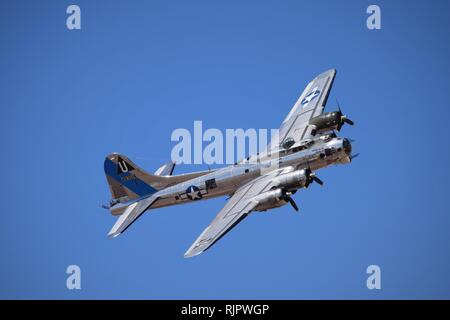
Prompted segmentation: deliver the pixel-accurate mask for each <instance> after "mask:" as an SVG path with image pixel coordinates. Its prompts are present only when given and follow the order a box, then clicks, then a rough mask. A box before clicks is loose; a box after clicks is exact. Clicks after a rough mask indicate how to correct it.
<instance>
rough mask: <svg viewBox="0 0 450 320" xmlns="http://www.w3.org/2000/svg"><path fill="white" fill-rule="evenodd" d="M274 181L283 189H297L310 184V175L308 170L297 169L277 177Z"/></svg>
mask: <svg viewBox="0 0 450 320" xmlns="http://www.w3.org/2000/svg"><path fill="white" fill-rule="evenodd" d="M274 182H275V184H276V186H278V187H280V188H282V189H283V190H293V189H295V190H296V189H298V188H302V187H305V186H306V185H307V184H308V175H307V172H306V170H296V171H293V172H289V173H286V174H283V175H281V176H279V177H277V178H275V181H274Z"/></svg>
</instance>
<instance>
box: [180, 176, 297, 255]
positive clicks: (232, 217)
mask: <svg viewBox="0 0 450 320" xmlns="http://www.w3.org/2000/svg"><path fill="white" fill-rule="evenodd" d="M286 170H288V169H279V170H275V171H272V172H270V173H268V174H266V175H263V176H260V177H258V178H256V179H254V180H252V181H250V182H248V183H246V184H244V185H243V186H241V187H239V188H238V189H237V190H236V192H235V193H234V194H233V196H232V197H231V198H230V199H229V200H228V202H227V203H226V204H225V206H224V207H223V208H222V210H220V212H219V213H218V214H217V216H216V217H215V218H214V220H213V221H212V222H211V224H210V225H209V226H208V227H207V228H206V229H205V230H204V231H203V232H202V233H201V234H200V236H199V237H198V238H197V240H195V242H194V243H193V244H192V245H191V247H190V248H189V249H188V250H187V251H186V253H185V254H184V257H185V258H190V257H193V256H196V255H198V254H200V253H202V252H203V251H205V250H207V249H208V248H209V247H211V246H212V245H213V244H214V243H216V242H217V241H218V240H219V239H220V238H222V237H223V236H224V235H225V234H226V233H227V232H229V231H230V230H231V229H232V228H233V227H235V226H236V225H237V224H238V223H239V222H241V221H242V220H243V219H244V218H245V217H246V216H247V215H248V214H249V213H250V212H251V211H252V210H253V209H254V208H255V207H256V206H257V205H258V203H257V202H256V201H254V200H253V198H254V197H255V196H257V195H259V194H261V193H263V192H265V191H269V190H270V189H271V188H272V187H273V186H274V183H273V180H274V178H275V177H276V176H278V175H280V174H282V173H285V172H286Z"/></svg>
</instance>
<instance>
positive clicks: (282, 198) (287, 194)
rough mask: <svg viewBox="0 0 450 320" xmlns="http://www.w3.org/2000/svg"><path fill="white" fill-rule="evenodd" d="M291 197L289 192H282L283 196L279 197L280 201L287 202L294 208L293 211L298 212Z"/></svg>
mask: <svg viewBox="0 0 450 320" xmlns="http://www.w3.org/2000/svg"><path fill="white" fill-rule="evenodd" d="M291 195H292V193H291V192H289V191H285V190H283V195H282V196H281V197H280V199H281V200H284V201H286V202H289V203H290V204H291V206H292V208H294V210H295V211H298V206H297V204H296V203H295V201H294V199H292V197H291Z"/></svg>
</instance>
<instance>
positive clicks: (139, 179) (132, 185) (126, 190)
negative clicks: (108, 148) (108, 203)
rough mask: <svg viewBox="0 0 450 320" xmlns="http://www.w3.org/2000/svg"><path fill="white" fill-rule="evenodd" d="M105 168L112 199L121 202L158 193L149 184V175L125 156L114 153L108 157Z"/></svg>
mask: <svg viewBox="0 0 450 320" xmlns="http://www.w3.org/2000/svg"><path fill="white" fill-rule="evenodd" d="M104 168H105V174H106V179H107V180H108V184H109V188H110V191H111V195H112V198H113V199H116V200H120V202H124V201H129V200H133V199H136V198H139V197H143V196H145V195H150V194H153V193H155V192H156V191H158V189H156V188H155V187H154V186H152V185H151V184H150V183H149V182H150V181H149V180H150V179H149V177H148V176H149V174H148V173H146V172H145V171H143V170H142V169H140V168H139V167H138V166H137V165H135V164H134V163H133V162H132V161H131V160H130V159H128V158H127V157H125V156H123V155H120V154H117V153H113V154H110V155H109V156H107V157H106V159H105V163H104Z"/></svg>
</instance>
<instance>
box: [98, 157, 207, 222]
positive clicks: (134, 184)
mask: <svg viewBox="0 0 450 320" xmlns="http://www.w3.org/2000/svg"><path fill="white" fill-rule="evenodd" d="M174 167H175V164H173V163H170V164H169V163H167V164H165V165H164V166H162V167H161V168H159V169H158V170H157V171H156V173H155V174H150V173H148V172H146V171H144V170H143V169H141V168H139V167H138V166H137V165H136V164H135V163H133V162H132V161H131V160H130V159H129V158H128V157H126V156H124V155H121V154H118V153H112V154H110V155H108V156H107V157H106V159H105V163H104V169H105V174H106V179H107V181H108V184H109V189H110V191H111V195H112V200H111V202H110V206H109V209H110V210H111V213H112V214H114V215H119V214H122V213H123V211H124V210H119V209H118V207H120V206H117V210H115V209H114V206H115V205H117V204H119V203H124V202H128V201H131V200H134V199H137V198H142V197H145V196H149V195H152V194H154V193H156V192H157V191H158V190H161V189H164V188H166V187H168V186H171V185H174V184H177V183H180V182H184V181H187V180H190V179H193V178H196V177H199V176H202V175H205V174H208V173H210V172H211V171H201V172H194V173H188V174H182V175H176V176H172V175H171V174H172V172H173V169H174ZM122 207H123V206H122Z"/></svg>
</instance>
